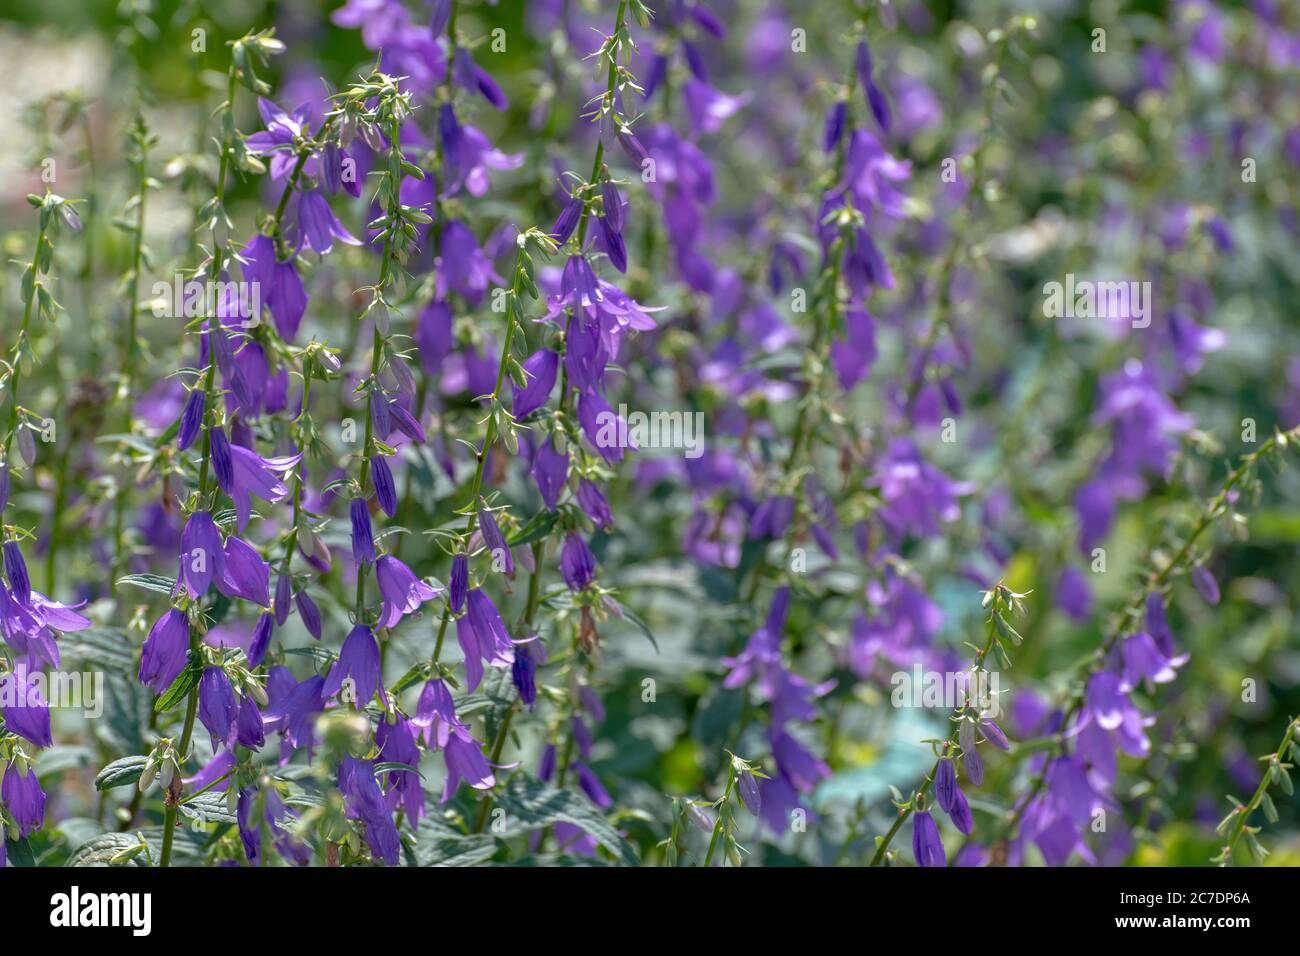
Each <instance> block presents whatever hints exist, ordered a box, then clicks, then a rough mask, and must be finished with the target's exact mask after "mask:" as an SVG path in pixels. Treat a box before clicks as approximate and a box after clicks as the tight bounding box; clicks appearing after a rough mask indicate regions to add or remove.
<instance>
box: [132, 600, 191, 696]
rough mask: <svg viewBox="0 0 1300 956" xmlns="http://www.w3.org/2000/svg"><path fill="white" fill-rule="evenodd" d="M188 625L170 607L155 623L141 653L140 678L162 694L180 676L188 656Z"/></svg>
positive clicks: (157, 692) (181, 613)
mask: <svg viewBox="0 0 1300 956" xmlns="http://www.w3.org/2000/svg"><path fill="white" fill-rule="evenodd" d="M189 646H190V642H189V624H188V622H187V621H186V620H185V614H184V612H183V611H178V610H177V609H176V608H172V609H171V610H169V611H167V613H165V614H164V615H163V616H162V617H160V618H158V620H157V621H156V622H155V623H154V626H153V629H152V630H150V631H149V637H148V638H146V639H145V642H144V650H143V652H142V653H141V655H140V672H139V675H138V677H139V681H140V683H141V684H144V685H145V686H146V687H148V688H149V689H150V690H152V691H153V692H154V693H155V694H161V693H162V692H163V691H165V690H166V689H167V688H168V687H170V686H171V685H172V683H173V682H174V681H175V680H176V678H177V677H179V676H180V673H181V671H182V670H184V669H185V663H186V661H187V660H188V657H189Z"/></svg>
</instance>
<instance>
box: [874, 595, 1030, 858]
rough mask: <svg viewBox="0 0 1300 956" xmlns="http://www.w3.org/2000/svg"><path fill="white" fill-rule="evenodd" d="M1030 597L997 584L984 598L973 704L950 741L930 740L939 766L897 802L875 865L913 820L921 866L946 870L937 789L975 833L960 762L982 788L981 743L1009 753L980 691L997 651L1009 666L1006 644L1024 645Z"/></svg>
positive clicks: (960, 825) (960, 823)
mask: <svg viewBox="0 0 1300 956" xmlns="http://www.w3.org/2000/svg"><path fill="white" fill-rule="evenodd" d="M1025 597H1027V595H1026V594H1017V593H1016V592H1015V591H1012V590H1011V589H1010V588H1008V587H1006V586H1005V585H1003V584H998V585H996V586H995V587H994V588H993V589H992V590H991V591H986V592H985V594H984V601H983V606H984V607H985V608H986V609H987V610H988V619H987V621H986V625H985V634H986V636H985V640H984V646H983V647H982V648H980V649H979V651H978V652H977V653H976V654H975V660H974V661H973V662H972V664H971V667H970V671H969V674H970V677H969V678H968V679H967V687H968V688H970V689H971V696H970V702H971V705H970V706H965V707H962V708H960V709H958V710H957V711H955V712H954V713H953V715H952V717H951V718H950V720H951V721H952V730H951V731H950V732H949V734H948V737H947V738H946V739H944V740H931V741H927V743H929V744H930V745H931V747H933V748H934V750H935V752H936V759H935V762H934V766H933V767H931V768H930V772H929V773H927V774H926V776H925V780H924V781H923V782H922V783H921V786H920V787H918V788H917V789H916V790H915V791H914V792H913V793H912V795H911V797H910V798H909V799H907V800H904V801H901V802H900V801H895V806H896V808H897V810H898V816H897V817H896V818H895V819H894V823H893V825H892V826H891V827H890V828H889V830H888V832H886V833H885V835H884V836H883V837H881V838H879V839H877V840H876V852H875V853H874V854H873V855H872V857H871V861H870V864H869V865H870V866H877V865H878V864H880V863H881V862H883V861H884V860H886V859H887V858H888V857H889V847H890V844H891V843H892V842H893V839H894V836H895V834H897V833H898V831H899V829H901V828H902V826H903V824H904V822H906V820H907V819H908V817H909V816H910V817H912V818H913V823H912V849H913V856H914V857H915V859H916V863H917V865H918V866H935V865H937V866H944V865H945V864H946V863H947V856H946V855H945V853H944V848H943V841H942V840H941V839H940V837H939V830H938V827H937V826H936V825H935V822H934V818H933V814H932V813H931V812H930V804H929V803H928V801H927V796H928V795H930V793H931V791H932V790H933V801H934V804H936V805H937V806H938V807H939V808H940V809H942V810H943V811H944V812H945V813H947V814H948V816H949V818H950V819H951V820H952V822H953V825H954V826H956V828H957V829H958V830H959V831H961V832H962V833H966V834H969V833H970V832H971V826H972V822H971V813H970V807H969V804H968V802H967V799H966V796H965V794H964V793H963V792H962V790H961V787H960V786H959V785H958V783H957V764H958V761H960V764H961V767H962V769H963V771H964V775H965V777H966V779H967V781H968V783H969V784H970V785H971V786H975V787H978V786H980V784H982V783H983V782H984V762H983V758H982V757H981V756H980V754H979V750H978V746H979V742H980V741H987V742H989V743H992V744H993V745H994V746H995V747H998V748H1000V749H1003V750H1005V749H1007V739H1006V736H1005V734H1003V733H1002V729H1001V728H1000V727H999V726H998V724H997V722H996V720H994V719H993V718H992V717H990V716H988V715H987V714H985V713H983V712H982V710H987V709H988V708H990V707H996V706H997V702H996V701H990V700H980V699H979V697H978V695H977V693H975V690H974V689H975V688H978V687H981V686H986V683H985V682H984V681H983V680H982V677H983V675H984V674H986V673H987V671H988V668H987V666H986V664H985V662H986V661H987V660H988V658H989V657H990V655H992V654H993V653H994V652H995V651H996V652H997V656H998V657H999V658H1001V659H1002V660H1003V661H1004V662H1007V663H1008V664H1009V656H1008V652H1007V650H1006V647H1005V645H1006V644H1007V643H1010V644H1012V645H1013V646H1019V645H1020V643H1021V642H1022V640H1023V638H1021V636H1020V633H1019V632H1018V631H1017V630H1016V628H1015V626H1014V625H1013V624H1012V623H1011V621H1012V619H1013V618H1014V617H1017V616H1023V615H1024V613H1025V606H1024V598H1025Z"/></svg>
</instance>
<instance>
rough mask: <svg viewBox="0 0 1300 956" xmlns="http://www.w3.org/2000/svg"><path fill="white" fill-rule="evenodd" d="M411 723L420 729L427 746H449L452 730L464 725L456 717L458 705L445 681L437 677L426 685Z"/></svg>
mask: <svg viewBox="0 0 1300 956" xmlns="http://www.w3.org/2000/svg"><path fill="white" fill-rule="evenodd" d="M411 723H412V724H413V725H414V726H415V727H416V728H418V729H419V732H420V736H421V737H422V738H423V739H424V743H425V746H427V747H434V748H436V749H438V750H442V749H443V748H444V747H446V746H447V741H448V740H450V739H451V734H452V732H453V731H454V730H455V729H456V728H458V727H461V726H463V725H462V724H461V722H460V720H459V719H458V718H457V717H456V705H455V702H454V701H453V700H452V696H451V691H450V690H449V689H448V688H447V685H446V684H445V683H443V682H442V681H441V680H436V679H435V680H431V681H429V682H428V683H427V684H425V685H424V690H422V691H421V692H420V700H419V702H418V703H417V705H416V708H415V716H414V717H412V718H411Z"/></svg>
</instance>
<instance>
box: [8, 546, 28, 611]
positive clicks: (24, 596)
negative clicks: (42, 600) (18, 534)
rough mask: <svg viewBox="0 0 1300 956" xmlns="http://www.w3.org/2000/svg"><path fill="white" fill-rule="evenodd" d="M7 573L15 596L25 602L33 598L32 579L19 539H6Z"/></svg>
mask: <svg viewBox="0 0 1300 956" xmlns="http://www.w3.org/2000/svg"><path fill="white" fill-rule="evenodd" d="M3 553H4V568H5V574H6V575H8V577H9V588H10V590H11V591H12V592H13V595H14V597H16V598H17V599H18V600H20V601H22V602H23V604H30V603H31V600H32V581H31V578H30V577H29V576H28V574H27V562H26V561H25V560H23V552H22V549H21V548H20V547H19V546H18V542H17V541H13V540H10V541H6V542H5V543H4V548H3Z"/></svg>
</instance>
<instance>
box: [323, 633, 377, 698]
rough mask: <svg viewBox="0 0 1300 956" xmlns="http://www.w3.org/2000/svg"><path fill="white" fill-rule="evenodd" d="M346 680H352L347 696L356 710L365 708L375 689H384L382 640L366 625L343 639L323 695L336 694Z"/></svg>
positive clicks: (330, 695)
mask: <svg viewBox="0 0 1300 956" xmlns="http://www.w3.org/2000/svg"><path fill="white" fill-rule="evenodd" d="M345 679H350V680H351V682H352V683H351V685H350V693H349V695H348V697H349V698H350V703H351V704H352V706H353V707H355V708H356V709H357V710H361V709H362V708H364V707H365V706H366V705H367V704H368V703H370V700H371V698H373V697H374V696H375V692H376V691H379V690H382V689H383V673H382V671H381V668H380V658H379V643H378V642H377V641H376V640H375V635H374V632H373V631H371V630H370V628H368V627H366V626H365V625H364V624H358V625H357V626H356V627H354V628H353V629H352V632H351V633H350V634H348V636H347V638H346V639H345V640H344V641H343V648H342V649H341V650H340V651H339V659H338V661H337V662H336V663H335V664H334V666H333V667H332V668H330V672H329V676H328V677H327V678H326V679H325V686H324V687H323V688H321V694H322V695H323V696H324V697H326V698H330V697H334V696H335V695H337V694H338V693H339V691H340V690H342V689H343V682H344V680H345Z"/></svg>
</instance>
